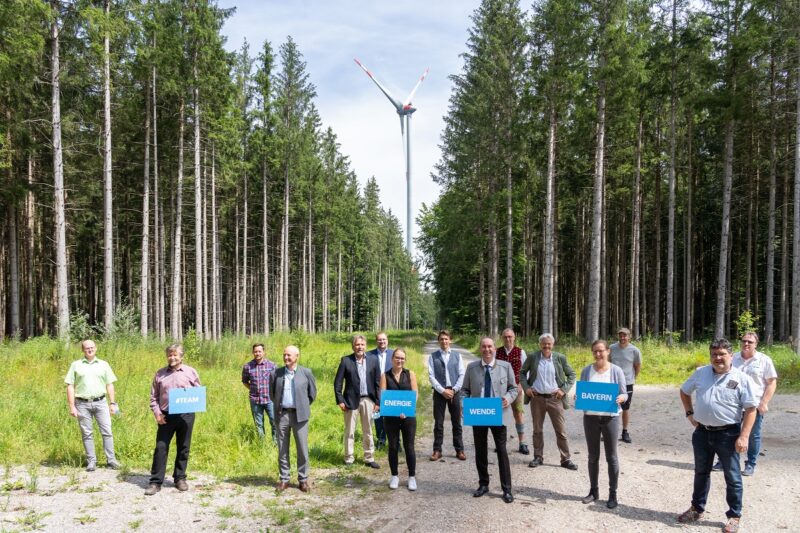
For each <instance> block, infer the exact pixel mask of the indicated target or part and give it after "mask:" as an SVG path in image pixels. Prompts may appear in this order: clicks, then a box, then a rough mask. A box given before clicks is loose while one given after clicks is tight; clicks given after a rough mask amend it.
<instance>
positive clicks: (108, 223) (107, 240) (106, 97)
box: [103, 0, 114, 331]
mask: <svg viewBox="0 0 800 533" xmlns="http://www.w3.org/2000/svg"><path fill="white" fill-rule="evenodd" d="M103 9H104V11H105V23H106V28H105V32H104V34H103V306H104V308H103V326H104V327H105V329H106V331H108V330H109V329H110V328H111V323H112V321H113V319H114V226H113V219H112V213H113V212H114V207H113V194H112V192H113V187H112V176H111V67H110V63H111V56H110V51H109V40H110V37H109V29H108V24H109V23H110V21H109V18H110V0H104V2H103Z"/></svg>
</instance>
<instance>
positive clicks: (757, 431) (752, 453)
mask: <svg viewBox="0 0 800 533" xmlns="http://www.w3.org/2000/svg"><path fill="white" fill-rule="evenodd" d="M763 421H764V415H762V414H761V413H759V412H758V411H756V421H755V422H753V429H751V430H750V441H749V442H748V444H747V460H746V461H745V462H744V464H745V466H747V465H750V466H752V467H755V466H756V459H758V453H759V452H760V451H761V423H762V422H763Z"/></svg>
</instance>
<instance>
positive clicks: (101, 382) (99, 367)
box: [64, 357, 117, 399]
mask: <svg viewBox="0 0 800 533" xmlns="http://www.w3.org/2000/svg"><path fill="white" fill-rule="evenodd" d="M115 381H117V376H115V375H114V371H113V370H111V366H110V365H109V364H108V363H106V362H105V361H102V360H100V359H98V358H97V357H95V358H94V359H92V361H91V362H90V361H89V360H88V359H86V358H85V357H84V358H83V359H78V360H77V361H74V362H73V363H72V364H71V365H70V366H69V370H67V375H66V376H65V377H64V383H66V384H67V385H74V386H75V397H76V398H83V399H89V398H99V397H100V396H103V395H104V394H105V393H106V385H109V384H111V383H114V382H115Z"/></svg>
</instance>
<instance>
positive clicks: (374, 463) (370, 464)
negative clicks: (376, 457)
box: [364, 461, 381, 469]
mask: <svg viewBox="0 0 800 533" xmlns="http://www.w3.org/2000/svg"><path fill="white" fill-rule="evenodd" d="M364 466H368V467H370V468H375V469H378V468H380V467H381V465H379V464H378V463H376V462H375V461H370V462H369V463H364Z"/></svg>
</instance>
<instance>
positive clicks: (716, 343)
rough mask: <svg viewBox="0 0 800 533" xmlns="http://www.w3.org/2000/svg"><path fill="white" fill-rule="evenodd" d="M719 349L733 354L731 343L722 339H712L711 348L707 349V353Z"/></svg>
mask: <svg viewBox="0 0 800 533" xmlns="http://www.w3.org/2000/svg"><path fill="white" fill-rule="evenodd" d="M720 348H721V349H723V350H725V351H726V352H728V353H733V346H732V345H731V341H729V340H728V339H726V338H724V337H723V338H719V339H714V340H713V341H711V346H709V347H708V351H709V352H712V351H714V350H719V349H720Z"/></svg>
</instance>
